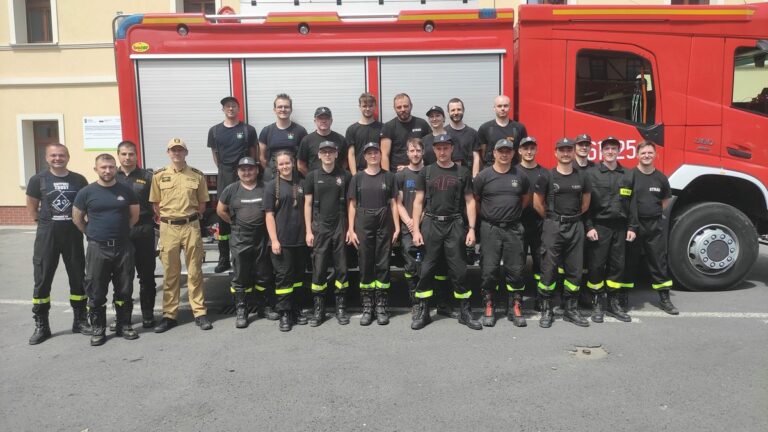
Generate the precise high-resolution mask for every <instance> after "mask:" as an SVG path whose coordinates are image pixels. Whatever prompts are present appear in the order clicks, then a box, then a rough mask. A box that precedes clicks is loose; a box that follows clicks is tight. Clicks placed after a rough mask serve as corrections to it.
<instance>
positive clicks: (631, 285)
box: [621, 282, 635, 288]
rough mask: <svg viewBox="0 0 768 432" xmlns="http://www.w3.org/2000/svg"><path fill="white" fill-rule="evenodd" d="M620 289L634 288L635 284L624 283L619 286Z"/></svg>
mask: <svg viewBox="0 0 768 432" xmlns="http://www.w3.org/2000/svg"><path fill="white" fill-rule="evenodd" d="M621 287H622V288H634V287H635V283H634V282H624V283H622V284H621Z"/></svg>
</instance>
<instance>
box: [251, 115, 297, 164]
mask: <svg viewBox="0 0 768 432" xmlns="http://www.w3.org/2000/svg"><path fill="white" fill-rule="evenodd" d="M305 136H307V130H306V129H304V127H303V126H301V125H300V124H298V123H295V122H292V123H291V125H290V126H288V127H287V128H285V129H280V128H279V127H277V124H276V123H272V124H271V125H269V126H265V127H264V129H262V130H261V133H260V134H259V142H260V143H263V144H265V145H266V146H267V162H268V163H270V161H271V160H272V155H274V154H275V153H277V152H278V151H280V150H289V151H290V152H291V153H292V154H294V155H295V154H296V153H297V152H298V151H299V143H300V142H301V140H303V139H304V137H305Z"/></svg>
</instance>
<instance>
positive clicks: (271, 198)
mask: <svg viewBox="0 0 768 432" xmlns="http://www.w3.org/2000/svg"><path fill="white" fill-rule="evenodd" d="M275 181H279V179H275V180H273V181H270V182H268V183H267V184H266V185H264V198H263V199H262V201H261V202H262V204H263V205H264V211H265V212H273V213H274V211H275Z"/></svg>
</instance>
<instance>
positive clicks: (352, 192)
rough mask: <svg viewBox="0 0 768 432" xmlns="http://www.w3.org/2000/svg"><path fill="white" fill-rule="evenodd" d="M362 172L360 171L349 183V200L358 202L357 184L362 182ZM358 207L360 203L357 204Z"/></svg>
mask: <svg viewBox="0 0 768 432" xmlns="http://www.w3.org/2000/svg"><path fill="white" fill-rule="evenodd" d="M361 173H362V171H358V172H357V174H355V175H354V176H353V177H352V179H351V180H350V181H349V187H348V188H347V200H348V201H351V200H357V193H356V191H357V183H358V182H359V181H360V175H361ZM357 204H358V205H359V204H360V203H357Z"/></svg>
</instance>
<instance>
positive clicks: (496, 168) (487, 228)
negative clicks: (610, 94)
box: [472, 139, 531, 327]
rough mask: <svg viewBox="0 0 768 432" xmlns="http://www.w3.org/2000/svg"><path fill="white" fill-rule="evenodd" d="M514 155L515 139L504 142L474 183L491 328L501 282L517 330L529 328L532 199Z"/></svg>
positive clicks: (487, 319) (487, 318) (486, 312)
mask: <svg viewBox="0 0 768 432" xmlns="http://www.w3.org/2000/svg"><path fill="white" fill-rule="evenodd" d="M514 152H515V148H514V145H513V144H512V142H511V141H509V140H506V139H500V140H499V141H498V142H496V146H495V147H494V149H493V160H494V162H493V165H491V166H490V167H488V168H485V169H483V170H482V171H480V173H479V174H478V175H477V176H475V178H474V180H473V181H472V183H473V185H474V192H475V199H476V200H477V201H478V203H479V206H480V216H481V218H482V222H481V225H480V232H481V237H482V238H483V243H482V245H481V249H480V252H481V254H480V271H481V275H482V285H481V287H482V289H483V301H484V302H483V307H484V308H483V309H484V313H483V325H484V326H486V327H493V326H494V325H495V324H496V315H495V313H494V303H493V291H494V290H496V289H497V286H498V285H497V284H500V283H503V284H504V286H505V287H506V290H507V292H508V303H507V304H508V308H507V318H508V319H509V320H510V321H512V322H513V323H514V325H515V326H516V327H525V326H526V322H525V317H524V316H523V313H522V303H523V290H524V289H525V283H524V279H523V269H524V268H525V252H524V250H523V236H524V234H523V226H522V224H521V223H520V217H521V215H522V212H523V209H524V208H525V207H527V206H528V204H529V203H530V201H531V193H530V186H529V184H528V177H527V176H526V175H525V174H524V173H523V172H522V171H520V170H518V169H517V168H516V167H513V166H512V159H513V157H514ZM502 261H503V268H500V266H501V264H502ZM499 271H501V274H499ZM500 276H501V277H500ZM502 281H503V282H502Z"/></svg>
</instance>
